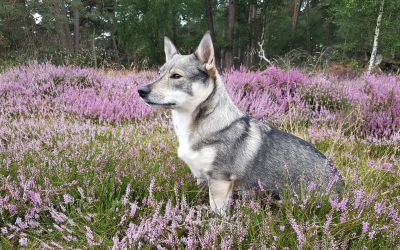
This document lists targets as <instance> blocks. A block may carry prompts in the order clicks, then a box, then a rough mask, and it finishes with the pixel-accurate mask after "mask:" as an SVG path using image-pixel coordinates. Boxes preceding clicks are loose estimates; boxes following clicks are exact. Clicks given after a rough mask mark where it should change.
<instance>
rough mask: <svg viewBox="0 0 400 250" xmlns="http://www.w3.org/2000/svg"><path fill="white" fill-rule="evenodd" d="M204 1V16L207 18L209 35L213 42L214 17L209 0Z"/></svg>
mask: <svg viewBox="0 0 400 250" xmlns="http://www.w3.org/2000/svg"><path fill="white" fill-rule="evenodd" d="M204 3H205V6H206V18H207V26H208V30H209V31H210V32H211V37H212V39H213V41H214V43H215V31H214V19H213V14H212V6H211V0H205V1H204Z"/></svg>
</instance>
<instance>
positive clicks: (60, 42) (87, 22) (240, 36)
mask: <svg viewBox="0 0 400 250" xmlns="http://www.w3.org/2000/svg"><path fill="white" fill-rule="evenodd" d="M296 1H299V0H284V1H278V0H272V1H261V0H236V1H235V7H236V11H235V22H234V31H233V41H232V43H231V42H228V41H227V40H226V34H225V32H226V30H227V16H228V11H227V7H228V1H227V0H213V1H211V5H212V15H213V23H214V29H215V41H214V44H215V49H216V56H217V64H219V63H221V61H220V58H221V57H222V53H223V51H224V50H225V49H232V50H233V58H234V59H233V60H234V64H235V66H239V65H240V64H244V65H245V66H247V67H259V66H260V64H262V61H260V58H259V57H258V55H257V53H258V51H259V49H260V48H259V46H258V42H261V39H263V40H264V44H263V49H264V51H265V55H266V56H267V58H270V59H273V58H281V57H284V56H285V55H286V54H287V53H289V52H291V51H293V50H300V51H304V52H306V53H308V54H309V55H310V56H314V55H316V54H318V53H321V51H322V50H323V49H324V48H327V47H329V48H335V49H336V50H337V51H339V52H340V54H339V55H340V57H336V55H337V53H336V54H335V58H334V59H339V60H346V61H347V60H348V58H354V59H356V60H357V61H363V63H361V64H360V65H364V64H365V62H366V61H367V60H368V59H369V54H370V51H371V48H372V43H373V36H374V31H375V26H376V19H377V16H378V11H379V5H380V3H381V0H366V1H363V0H337V1H333V0H302V1H300V2H301V3H302V4H301V7H300V11H299V13H298V20H297V22H296V25H295V26H293V22H294V19H293V18H294V15H293V13H294V3H295V2H296ZM63 3H64V4H63ZM76 13H78V14H79V15H78V17H77V16H75V15H76ZM398 13H400V2H399V1H397V0H385V7H384V14H383V18H382V25H381V29H380V30H381V34H380V37H379V48H378V53H379V54H382V55H383V58H384V60H386V61H389V60H390V61H396V60H399V57H400V55H399V54H400V53H399V50H400V37H399V36H398V34H399V33H400V26H399V25H396V24H398V23H400V15H398ZM76 18H77V19H76ZM75 22H77V23H78V26H79V37H78V40H77V41H78V42H77V43H78V44H75V43H76V41H75V34H74V32H75V31H74V25H75ZM207 29H208V26H207V18H206V15H205V4H204V1H196V0H189V1H183V0H171V1H165V0H155V1H149V0H138V1H130V0H121V1H112V0H101V1H87V0H48V1H39V0H29V1H27V0H19V1H12V0H5V1H4V3H3V4H2V5H1V6H0V55H1V57H2V58H11V57H15V54H25V55H24V56H22V57H26V58H31V59H36V60H42V59H43V58H46V59H48V60H51V61H53V63H56V64H61V63H66V62H65V60H60V58H59V57H58V56H57V55H56V54H60V53H64V52H63V51H66V53H67V54H77V55H76V56H72V57H76V58H82V55H79V54H80V53H82V51H85V53H86V54H87V55H85V56H84V57H85V58H86V59H84V60H83V61H84V63H81V62H80V59H79V60H78V61H76V60H68V62H69V63H78V64H79V65H81V66H97V67H101V66H103V65H106V66H108V65H115V64H122V65H124V66H125V67H138V68H150V67H154V66H157V65H160V64H162V63H163V62H164V54H163V36H168V37H170V38H171V39H172V40H173V41H174V42H175V43H176V45H177V47H178V48H179V49H180V52H181V53H191V52H193V51H194V50H195V49H196V46H197V43H198V41H199V40H200V38H201V36H202V35H203V34H204V32H205V31H206V30H207ZM67 45H68V46H67ZM80 49H82V50H80ZM332 55H333V54H332ZM62 58H63V57H62ZM90 60H91V61H90ZM104 60H107V61H108V62H107V63H104ZM3 61H4V60H3ZM89 61H90V62H89ZM7 64H9V63H3V65H7ZM297 66H298V65H297ZM0 67H2V68H4V67H6V66H0Z"/></svg>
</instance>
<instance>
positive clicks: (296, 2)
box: [292, 0, 303, 33]
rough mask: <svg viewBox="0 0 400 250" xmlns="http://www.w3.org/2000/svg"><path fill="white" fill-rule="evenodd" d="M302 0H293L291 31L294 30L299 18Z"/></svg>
mask: <svg viewBox="0 0 400 250" xmlns="http://www.w3.org/2000/svg"><path fill="white" fill-rule="evenodd" d="M302 3H303V0H293V15H292V32H293V33H294V32H295V31H296V27H297V21H298V20H299V16H300V10H301V5H302Z"/></svg>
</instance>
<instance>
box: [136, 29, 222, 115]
mask: <svg viewBox="0 0 400 250" xmlns="http://www.w3.org/2000/svg"><path fill="white" fill-rule="evenodd" d="M164 51H165V58H166V63H165V64H164V65H163V66H162V67H161V68H160V71H159V73H160V76H159V77H158V79H157V80H156V81H154V82H153V83H150V84H148V85H145V86H142V87H140V88H139V89H138V92H139V95H140V97H141V98H143V100H145V101H146V103H148V104H149V105H151V106H155V107H164V108H170V109H182V110H193V109H195V108H196V107H197V106H198V105H199V104H200V103H202V102H203V101H204V100H205V99H206V98H207V97H208V96H209V95H210V94H211V92H212V91H213V88H214V78H215V77H216V74H217V71H216V68H215V63H214V47H213V44H212V40H211V36H210V33H209V32H207V33H206V34H205V35H204V36H203V38H202V39H201V42H200V44H199V46H198V48H197V50H196V52H195V53H193V54H190V55H181V54H179V52H178V50H177V49H176V48H175V46H174V44H173V43H172V42H171V40H169V39H168V38H167V37H165V38H164Z"/></svg>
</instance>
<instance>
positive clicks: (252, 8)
mask: <svg viewBox="0 0 400 250" xmlns="http://www.w3.org/2000/svg"><path fill="white" fill-rule="evenodd" d="M256 4H257V2H256V1H252V2H251V3H249V15H248V18H247V23H248V27H249V38H250V39H249V43H248V45H247V52H248V53H247V56H246V60H245V62H246V65H247V67H251V66H252V65H253V59H254V53H253V52H254V51H255V42H256V35H255V34H256V33H257V32H256V30H255V23H254V20H255V19H256V16H257V8H256Z"/></svg>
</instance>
